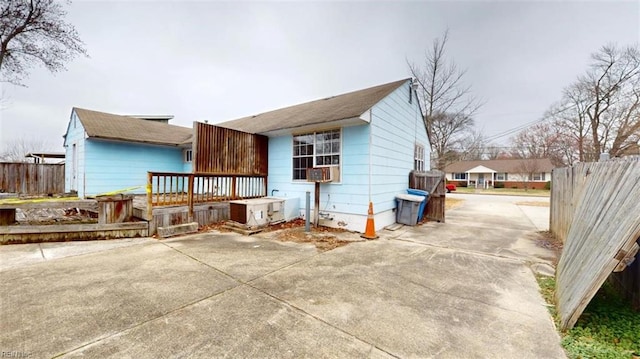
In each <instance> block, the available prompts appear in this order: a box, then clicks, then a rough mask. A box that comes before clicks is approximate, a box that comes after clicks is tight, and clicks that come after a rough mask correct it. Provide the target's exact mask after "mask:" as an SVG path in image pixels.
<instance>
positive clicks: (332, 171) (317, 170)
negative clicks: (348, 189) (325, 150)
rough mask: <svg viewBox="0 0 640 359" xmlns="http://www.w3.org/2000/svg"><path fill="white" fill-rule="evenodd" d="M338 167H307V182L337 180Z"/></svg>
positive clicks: (338, 174)
mask: <svg viewBox="0 0 640 359" xmlns="http://www.w3.org/2000/svg"><path fill="white" fill-rule="evenodd" d="M339 181H340V167H338V166H331V167H314V168H307V182H320V183H326V182H339Z"/></svg>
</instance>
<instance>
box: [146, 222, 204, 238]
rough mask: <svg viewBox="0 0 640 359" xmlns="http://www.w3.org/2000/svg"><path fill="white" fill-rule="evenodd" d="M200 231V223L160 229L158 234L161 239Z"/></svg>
mask: <svg viewBox="0 0 640 359" xmlns="http://www.w3.org/2000/svg"><path fill="white" fill-rule="evenodd" d="M197 231H198V222H191V223H183V224H176V225H173V226H167V227H158V228H157V232H156V233H157V234H158V236H159V237H161V238H169V237H174V236H179V235H183V234H189V233H195V232H197Z"/></svg>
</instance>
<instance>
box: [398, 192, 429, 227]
mask: <svg viewBox="0 0 640 359" xmlns="http://www.w3.org/2000/svg"><path fill="white" fill-rule="evenodd" d="M396 200H397V201H398V209H397V211H396V222H398V223H401V224H406V225H409V226H415V225H416V224H417V223H418V212H419V211H420V204H421V203H422V202H424V197H423V196H416V195H413V194H399V195H396Z"/></svg>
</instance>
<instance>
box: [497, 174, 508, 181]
mask: <svg viewBox="0 0 640 359" xmlns="http://www.w3.org/2000/svg"><path fill="white" fill-rule="evenodd" d="M507 178H509V177H508V176H507V173H506V172H496V181H503V182H504V181H506V180H507Z"/></svg>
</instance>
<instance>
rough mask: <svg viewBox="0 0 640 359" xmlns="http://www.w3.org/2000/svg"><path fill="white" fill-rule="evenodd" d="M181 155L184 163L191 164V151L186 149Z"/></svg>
mask: <svg viewBox="0 0 640 359" xmlns="http://www.w3.org/2000/svg"><path fill="white" fill-rule="evenodd" d="M182 153H183V155H184V157H183V158H184V162H185V163H191V162H193V150H191V149H187V150H184V151H182Z"/></svg>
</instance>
